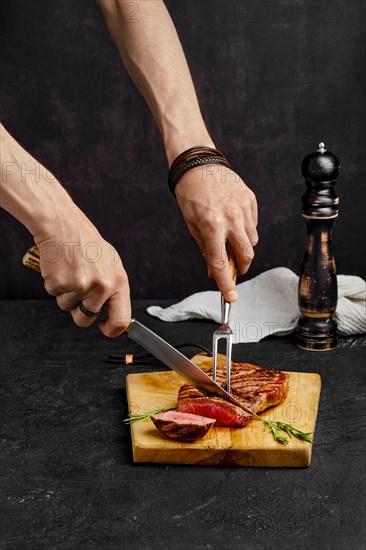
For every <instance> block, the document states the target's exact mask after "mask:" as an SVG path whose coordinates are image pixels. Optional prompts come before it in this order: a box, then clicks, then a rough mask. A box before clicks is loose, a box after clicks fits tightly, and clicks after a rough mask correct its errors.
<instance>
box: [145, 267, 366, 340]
mask: <svg viewBox="0 0 366 550" xmlns="http://www.w3.org/2000/svg"><path fill="white" fill-rule="evenodd" d="M298 281H299V278H298V276H297V275H295V273H293V271H291V270H290V269H287V268H285V267H277V268H275V269H270V270H269V271H266V272H264V273H261V274H260V275H258V276H257V277H255V278H254V279H251V280H250V281H246V282H244V283H241V284H239V285H238V286H237V289H238V300H237V301H236V302H235V303H233V304H232V306H231V314H230V327H231V329H232V331H233V334H234V338H233V341H234V343H237V344H238V343H242V342H259V341H260V340H262V338H265V337H266V336H269V335H272V334H277V335H278V336H283V335H285V334H289V333H290V332H292V331H293V330H294V328H295V327H296V323H297V320H298V318H299V316H300V311H299V307H298V304H297V286H298ZM147 312H148V313H149V314H150V315H153V316H154V317H158V318H159V319H161V320H162V321H170V322H171V321H187V320H188V319H211V320H212V321H215V322H216V323H220V322H221V305H220V293H219V292H218V291H207V292H197V293H196V294H193V295H192V296H189V297H188V298H185V299H184V300H182V301H181V302H179V303H177V304H174V305H172V306H170V307H167V308H165V309H163V308H161V307H159V306H151V307H149V308H147ZM334 318H335V319H336V320H337V322H338V331H339V334H342V335H351V334H363V333H366V283H365V281H364V280H363V279H361V278H360V277H355V276H351V275H338V306H337V311H336V313H335V315H334Z"/></svg>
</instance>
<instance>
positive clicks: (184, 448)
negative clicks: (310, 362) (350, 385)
mask: <svg viewBox="0 0 366 550" xmlns="http://www.w3.org/2000/svg"><path fill="white" fill-rule="evenodd" d="M206 361H207V359H206ZM196 362H197V361H196ZM203 362H205V361H203ZM289 375H290V389H289V394H288V396H287V398H286V400H285V401H284V402H283V403H281V405H278V406H277V407H273V408H272V409H268V410H267V411H264V412H263V413H262V416H263V418H268V419H271V420H281V421H285V422H290V423H292V424H294V425H295V426H296V427H297V428H298V429H300V430H302V431H305V432H312V433H313V432H314V431H315V424H316V417H317V412H318V403H319V395H320V386H321V381H320V376H319V375H318V374H312V373H299V372H290V373H289ZM183 383H184V380H182V378H180V377H179V376H178V375H177V374H176V373H175V372H172V371H168V372H152V373H139V374H129V375H128V376H127V379H126V387H127V398H128V403H129V411H130V413H132V414H134V413H137V412H140V413H142V412H144V411H149V410H152V409H157V408H160V407H167V408H169V407H172V408H173V407H176V405H177V394H178V390H179V387H180V386H181V385H182V384H183ZM131 437H132V449H133V459H134V462H155V463H166V464H196V465H218V466H219V465H220V466H265V467H306V466H309V465H310V462H311V453H312V444H310V443H307V442H304V441H300V440H298V439H296V438H290V443H289V445H288V446H287V447H286V446H284V445H281V444H280V443H278V442H276V441H275V440H274V439H273V436H272V434H271V433H270V432H268V431H264V425H263V423H262V422H261V421H260V420H257V421H256V420H253V421H252V422H251V423H250V424H249V425H248V426H247V427H246V428H236V429H235V428H216V427H213V428H211V429H210V431H209V432H208V434H207V435H206V436H205V437H204V438H203V439H200V440H198V441H195V442H193V443H183V442H176V441H171V440H169V439H166V438H164V436H162V435H161V434H160V433H159V432H158V431H157V430H156V428H155V427H154V425H153V423H152V421H151V420H150V419H147V420H145V421H140V422H135V423H133V424H131Z"/></svg>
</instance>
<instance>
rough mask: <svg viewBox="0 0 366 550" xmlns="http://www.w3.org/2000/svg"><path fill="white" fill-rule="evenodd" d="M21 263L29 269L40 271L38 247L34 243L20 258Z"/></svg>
mask: <svg viewBox="0 0 366 550" xmlns="http://www.w3.org/2000/svg"><path fill="white" fill-rule="evenodd" d="M22 264H23V265H25V267H29V268H30V269H34V271H38V272H39V273H40V272H41V268H40V267H39V248H38V246H36V245H33V246H31V247H30V248H28V250H27V252H26V253H25V254H24V256H23V258H22Z"/></svg>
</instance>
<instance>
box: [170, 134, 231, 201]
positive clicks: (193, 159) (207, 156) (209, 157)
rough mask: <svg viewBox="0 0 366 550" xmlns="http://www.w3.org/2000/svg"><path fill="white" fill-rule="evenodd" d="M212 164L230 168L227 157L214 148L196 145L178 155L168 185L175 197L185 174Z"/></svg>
mask: <svg viewBox="0 0 366 550" xmlns="http://www.w3.org/2000/svg"><path fill="white" fill-rule="evenodd" d="M210 164H221V165H223V166H226V167H227V168H230V164H229V161H228V160H227V159H226V157H225V155H224V154H223V153H221V151H219V150H218V149H215V148H213V147H207V146H205V145H196V146H195V147H190V148H189V149H187V150H186V151H183V153H181V154H180V155H178V156H177V158H176V159H175V160H174V162H173V163H172V165H171V167H170V170H169V178H168V185H169V189H170V190H171V192H172V193H173V195H174V196H175V188H176V185H177V183H178V181H179V179H180V178H181V177H182V176H183V174H185V173H186V172H187V171H188V170H191V168H196V167H197V166H203V165H210Z"/></svg>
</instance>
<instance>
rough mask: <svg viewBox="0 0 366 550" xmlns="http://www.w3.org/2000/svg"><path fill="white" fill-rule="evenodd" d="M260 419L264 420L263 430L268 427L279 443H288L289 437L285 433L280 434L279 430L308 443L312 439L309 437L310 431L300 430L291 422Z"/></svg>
mask: <svg viewBox="0 0 366 550" xmlns="http://www.w3.org/2000/svg"><path fill="white" fill-rule="evenodd" d="M262 420H263V422H264V431H266V429H267V427H268V428H269V429H270V430H271V432H272V434H273V437H274V438H275V440H276V441H278V442H279V443H282V445H288V444H289V439H288V437H286V436H285V435H282V434H281V433H280V431H279V430H281V431H283V432H286V433H287V434H288V435H290V436H291V435H293V436H294V437H297V439H301V440H303V441H307V442H308V443H311V442H312V439H311V437H310V434H311V432H302V431H301V430H298V429H297V428H295V427H294V426H292V425H291V424H287V423H286V422H281V421H280V420H277V421H276V420H264V419H262Z"/></svg>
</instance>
